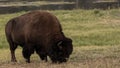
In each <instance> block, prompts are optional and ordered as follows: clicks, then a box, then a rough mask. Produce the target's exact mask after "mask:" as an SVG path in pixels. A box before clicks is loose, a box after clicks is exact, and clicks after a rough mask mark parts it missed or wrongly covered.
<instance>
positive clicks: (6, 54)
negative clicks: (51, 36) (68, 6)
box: [0, 9, 120, 68]
mask: <svg viewBox="0 0 120 68" xmlns="http://www.w3.org/2000/svg"><path fill="white" fill-rule="evenodd" d="M48 12H51V13H53V14H54V15H56V16H57V17H58V19H59V20H60V22H61V25H62V28H63V32H64V33H65V35H66V36H67V37H70V38H71V39H72V40H73V45H74V51H73V54H72V55H71V58H70V60H69V61H68V62H67V63H63V64H52V63H51V61H49V62H47V63H45V62H42V61H41V60H38V59H39V57H38V56H37V55H36V54H35V55H33V56H32V57H31V61H32V63H30V64H26V63H25V61H24V58H23V57H22V54H21V48H18V49H17V51H16V56H17V59H18V62H17V63H11V62H10V51H9V45H8V43H7V41H6V38H5V32H4V28H5V24H6V23H7V21H8V20H10V19H11V18H13V17H16V16H19V15H22V14H24V13H26V12H24V11H22V12H19V13H13V14H1V15H0V68H20V67H21V68H30V67H31V68H39V67H40V68H119V67H120V9H112V10H98V9H94V10H55V11H48Z"/></svg>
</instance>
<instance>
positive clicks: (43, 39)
mask: <svg viewBox="0 0 120 68" xmlns="http://www.w3.org/2000/svg"><path fill="white" fill-rule="evenodd" d="M5 33H6V37H7V41H8V43H9V45H10V50H11V61H13V62H16V57H15V49H16V48H17V46H18V45H20V46H21V47H22V48H23V51H22V52H23V56H24V58H25V59H26V61H27V62H30V56H31V54H32V53H34V51H36V52H37V54H38V55H39V56H40V58H41V59H42V60H46V61H47V56H49V57H50V58H51V60H52V61H53V62H55V63H56V62H66V58H69V55H70V54H71V53H72V51H73V45H72V40H71V39H69V38H66V37H65V36H64V34H63V32H62V28H61V25H60V23H59V21H58V19H57V18H56V17H55V16H54V15H52V14H51V13H49V12H45V11H32V12H29V13H27V14H24V15H21V16H19V17H16V18H13V19H11V20H10V21H9V22H8V23H7V24H6V28H5Z"/></svg>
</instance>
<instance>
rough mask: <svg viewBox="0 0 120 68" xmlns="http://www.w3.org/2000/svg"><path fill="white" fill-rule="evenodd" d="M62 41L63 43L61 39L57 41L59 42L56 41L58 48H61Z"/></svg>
mask: <svg viewBox="0 0 120 68" xmlns="http://www.w3.org/2000/svg"><path fill="white" fill-rule="evenodd" d="M62 43H63V41H59V42H58V43H57V46H58V47H59V49H62Z"/></svg>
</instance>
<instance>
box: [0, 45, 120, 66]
mask: <svg viewBox="0 0 120 68" xmlns="http://www.w3.org/2000/svg"><path fill="white" fill-rule="evenodd" d="M16 57H17V60H18V62H17V63H12V62H10V52H9V49H1V50H0V68H119V67H120V46H81V47H74V52H73V54H72V55H71V57H70V59H69V61H68V62H67V63H62V64H52V63H51V60H50V59H49V61H48V62H44V61H41V60H40V59H39V57H38V56H37V54H33V55H32V56H31V63H30V64H28V63H26V62H25V60H24V58H23V57H22V53H21V48H18V49H17V51H16Z"/></svg>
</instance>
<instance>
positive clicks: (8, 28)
mask: <svg viewBox="0 0 120 68" xmlns="http://www.w3.org/2000/svg"><path fill="white" fill-rule="evenodd" d="M14 26H15V21H14V19H11V20H10V21H8V22H7V24H6V26H5V34H6V38H7V40H8V41H9V40H12V37H11V33H12V30H13V28H14Z"/></svg>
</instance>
